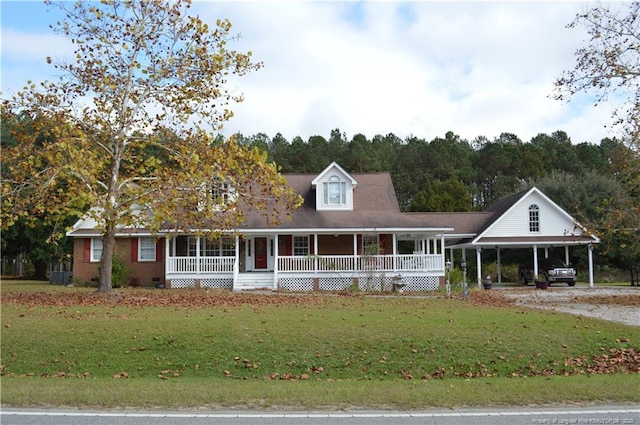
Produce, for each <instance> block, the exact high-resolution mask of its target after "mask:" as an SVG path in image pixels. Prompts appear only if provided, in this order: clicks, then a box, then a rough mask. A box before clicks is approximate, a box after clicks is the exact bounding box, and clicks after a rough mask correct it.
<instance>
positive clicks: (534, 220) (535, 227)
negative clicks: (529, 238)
mask: <svg viewBox="0 0 640 425" xmlns="http://www.w3.org/2000/svg"><path fill="white" fill-rule="evenodd" d="M529 231H530V232H539V231H540V208H538V206H537V205H535V204H533V205H530V206H529Z"/></svg>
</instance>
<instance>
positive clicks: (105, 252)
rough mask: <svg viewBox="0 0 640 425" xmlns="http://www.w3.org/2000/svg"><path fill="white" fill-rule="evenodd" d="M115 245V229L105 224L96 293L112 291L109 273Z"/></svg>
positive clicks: (113, 226)
mask: <svg viewBox="0 0 640 425" xmlns="http://www.w3.org/2000/svg"><path fill="white" fill-rule="evenodd" d="M115 245H116V229H115V225H114V224H113V223H107V224H106V228H105V232H104V234H103V235H102V256H101V257H100V282H99V283H98V292H101V293H105V294H106V293H109V292H111V291H112V290H113V285H112V284H111V271H112V268H113V250H114V248H115Z"/></svg>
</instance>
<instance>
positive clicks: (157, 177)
mask: <svg viewBox="0 0 640 425" xmlns="http://www.w3.org/2000/svg"><path fill="white" fill-rule="evenodd" d="M47 4H48V5H49V6H51V7H56V8H59V9H61V10H62V11H63V12H64V13H65V15H66V18H65V19H64V20H62V21H61V22H58V23H57V24H56V25H55V26H53V27H52V28H53V29H54V31H55V32H57V33H58V34H61V35H62V36H65V37H67V38H69V39H70V40H71V41H72V43H73V45H74V46H75V54H74V55H73V61H71V62H65V61H60V60H56V59H52V58H46V60H47V62H49V63H51V64H53V66H54V67H55V68H56V69H57V70H58V71H57V72H58V73H59V74H60V75H61V77H60V79H59V80H57V81H54V82H44V83H42V84H41V85H39V86H36V85H34V84H30V85H29V86H27V87H25V89H23V90H22V91H21V92H19V93H17V94H16V95H15V96H14V97H12V98H11V99H8V100H6V101H5V102H6V103H5V105H4V106H5V107H6V108H9V109H12V110H14V111H20V112H21V113H24V114H29V115H30V116H32V117H38V119H37V120H34V122H37V123H45V125H43V126H42V127H41V128H37V129H35V130H36V131H35V132H36V133H42V134H45V135H46V136H47V137H46V140H45V142H42V143H40V142H38V141H36V140H35V139H34V138H33V137H29V136H28V134H27V133H21V132H19V131H17V132H16V137H17V138H18V143H17V145H16V147H15V148H11V149H6V150H5V152H4V153H3V162H4V163H6V165H7V170H8V173H7V176H6V177H7V178H5V179H4V181H3V199H2V202H3V205H2V207H3V208H2V214H3V226H5V227H7V226H10V225H11V224H12V223H13V222H15V219H16V218H17V217H18V216H28V215H30V214H33V213H34V212H43V211H46V212H47V213H49V214H59V215H65V214H73V213H78V212H80V211H83V212H84V211H86V210H85V209H86V207H87V206H91V209H90V210H89V211H87V212H86V214H87V216H88V217H90V218H93V219H95V220H96V222H97V223H98V225H99V228H100V229H101V231H102V235H103V238H102V239H103V251H102V257H101V260H100V277H99V282H100V283H99V291H101V292H109V291H110V290H111V288H112V285H111V269H112V261H113V252H114V245H115V235H116V232H117V230H118V229H119V228H124V227H130V226H146V227H147V228H149V229H150V230H151V231H154V232H157V231H158V230H159V229H161V228H162V227H163V226H167V225H170V226H171V227H172V228H173V229H175V230H185V231H190V230H193V229H198V231H204V230H203V229H209V231H214V232H220V231H223V230H225V229H230V228H234V227H236V226H237V224H238V223H239V222H240V221H241V220H242V219H243V216H242V211H243V209H241V208H236V207H235V205H234V203H233V202H224V203H222V202H220V201H221V200H222V199H224V200H225V201H227V200H237V201H238V202H240V201H241V202H242V203H243V205H244V206H245V207H246V208H251V209H258V210H262V211H263V212H264V213H265V215H266V216H267V218H268V219H269V220H272V221H278V220H280V219H281V213H282V212H284V213H286V212H287V211H290V210H291V209H292V208H295V206H297V205H298V204H299V198H298V197H297V196H296V195H294V194H293V192H292V191H291V190H290V189H289V188H288V187H287V186H286V184H285V181H284V179H283V178H282V176H280V175H279V174H278V172H277V168H276V166H275V165H274V164H273V163H269V162H267V160H266V155H265V154H263V153H261V152H259V151H258V150H257V149H250V148H247V147H244V146H241V145H240V144H238V143H235V142H234V140H229V141H222V142H221V141H220V140H219V139H216V138H215V137H214V132H215V131H218V130H219V129H220V128H221V127H222V125H223V123H224V122H225V121H226V120H227V119H228V118H230V117H231V116H232V112H231V110H230V109H229V108H230V104H231V103H233V102H239V101H241V100H242V97H241V96H238V95H236V94H233V90H232V89H230V88H227V87H228V81H227V79H228V78H230V77H231V76H234V75H237V76H242V75H244V74H246V73H248V72H250V71H253V70H257V69H258V68H260V66H261V64H260V63H255V62H253V61H252V57H251V53H241V52H237V51H234V50H231V49H230V48H229V43H230V42H232V41H233V40H234V38H235V37H233V36H232V35H231V34H230V30H231V23H230V22H229V21H228V20H218V21H216V22H215V23H207V22H204V21H203V20H202V19H200V18H199V17H198V16H191V15H189V12H190V7H191V2H190V0H178V1H169V0H149V1H143V0H133V1H120V0H102V1H101V2H84V1H78V2H75V3H68V2H64V1H60V2H53V1H49V0H48V1H47ZM225 191H227V192H232V193H228V194H229V195H233V196H222V197H221V196H220V194H221V193H223V192H225ZM276 199H277V200H279V201H280V205H281V206H284V209H282V208H269V206H270V205H273V202H272V201H274V200H276Z"/></svg>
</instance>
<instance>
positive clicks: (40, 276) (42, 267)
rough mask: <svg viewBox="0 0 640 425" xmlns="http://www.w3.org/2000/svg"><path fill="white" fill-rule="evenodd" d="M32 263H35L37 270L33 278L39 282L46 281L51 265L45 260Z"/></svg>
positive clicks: (34, 266)
mask: <svg viewBox="0 0 640 425" xmlns="http://www.w3.org/2000/svg"><path fill="white" fill-rule="evenodd" d="M31 261H32V262H33V268H34V269H35V273H34V275H33V278H34V279H37V280H45V279H46V278H47V267H48V266H49V263H48V262H47V261H43V260H31Z"/></svg>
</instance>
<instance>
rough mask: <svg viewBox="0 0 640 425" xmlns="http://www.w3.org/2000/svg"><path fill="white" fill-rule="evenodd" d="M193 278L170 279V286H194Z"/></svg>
mask: <svg viewBox="0 0 640 425" xmlns="http://www.w3.org/2000/svg"><path fill="white" fill-rule="evenodd" d="M195 287H196V280H195V279H171V288H172V289H173V288H195Z"/></svg>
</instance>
